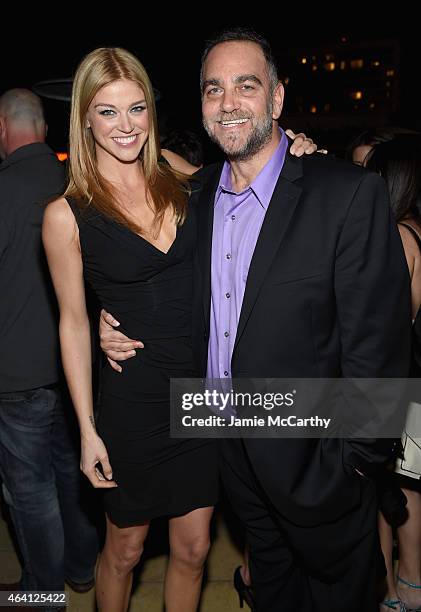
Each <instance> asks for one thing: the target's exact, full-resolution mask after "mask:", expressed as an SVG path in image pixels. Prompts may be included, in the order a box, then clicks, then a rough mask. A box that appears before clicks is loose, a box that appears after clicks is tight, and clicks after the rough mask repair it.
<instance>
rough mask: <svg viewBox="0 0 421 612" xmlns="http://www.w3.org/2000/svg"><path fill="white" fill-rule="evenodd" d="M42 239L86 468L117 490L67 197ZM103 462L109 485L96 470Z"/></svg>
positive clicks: (51, 209)
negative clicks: (103, 433) (97, 406)
mask: <svg viewBox="0 0 421 612" xmlns="http://www.w3.org/2000/svg"><path fill="white" fill-rule="evenodd" d="M42 238H43V242H44V247H45V251H46V254H47V259H48V265H49V268H50V273H51V277H52V280H53V284H54V288H55V291H56V295H57V300H58V304H59V308H60V326H59V330H60V346H61V355H62V361H63V368H64V372H65V375H66V380H67V384H68V387H69V391H70V395H71V397H72V401H73V405H74V407H75V410H76V413H77V417H78V421H79V427H80V433H81V441H82V459H81V467H82V470H83V472H84V473H85V474H86V476H87V477H88V478H89V480H90V481H91V482H92V484H93V485H94V486H98V487H112V486H115V483H114V482H113V481H112V480H111V478H112V470H111V466H110V464H109V461H108V455H107V451H106V449H105V446H104V444H103V442H102V440H101V439H100V438H99V436H98V434H97V433H96V430H95V423H94V417H93V401H92V364H91V337H90V328H89V319H88V314H87V311H86V302H85V289H84V282H83V266H82V257H81V252H80V246H79V232H78V227H77V224H76V220H75V218H74V215H73V213H72V211H71V209H70V207H69V205H68V204H67V202H66V200H65V199H64V198H61V199H60V200H55V201H54V202H51V203H50V204H49V205H48V206H47V208H46V211H45V215H44V222H43V228H42ZM98 461H99V462H101V465H102V469H103V472H104V474H105V476H106V478H107V479H108V482H107V481H105V480H104V479H103V477H102V478H101V474H100V472H99V470H98V469H97V468H96V467H95V466H96V464H97V463H98Z"/></svg>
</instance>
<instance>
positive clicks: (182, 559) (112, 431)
mask: <svg viewBox="0 0 421 612" xmlns="http://www.w3.org/2000/svg"><path fill="white" fill-rule="evenodd" d="M305 148H306V147H305ZM310 148H311V149H312V150H314V147H313V146H312V145H311V144H310ZM164 155H165V157H166V158H167V160H168V162H169V163H167V162H166V161H165V160H164V159H162V158H161V152H160V147H159V137H158V133H157V125H156V111H155V106H154V98H153V90H152V86H151V83H150V81H149V78H148V76H147V74H146V72H145V70H144V68H143V66H142V65H141V64H140V63H139V61H138V60H137V59H136V58H135V57H134V56H133V55H131V54H130V53H128V52H127V51H125V50H122V49H118V48H110V49H107V48H101V49H97V50H95V51H93V52H92V53H90V54H89V55H87V56H86V57H85V58H84V60H83V61H82V63H81V64H80V66H79V68H78V70H77V72H76V76H75V79H74V86H73V96H72V106H71V120H70V180H69V186H68V188H67V190H66V192H65V194H64V196H63V198H61V199H59V200H56V201H54V202H52V203H51V204H50V205H49V206H48V207H47V210H46V213H45V218H44V226H43V239H44V245H45V249H46V252H47V257H48V262H49V266H50V271H51V275H52V278H53V282H54V286H55V290H56V293H57V297H58V301H59V306H60V340H61V347H62V356H63V364H64V368H65V373H66V377H67V381H68V385H69V388H70V391H71V395H72V399H73V403H74V405H75V409H76V412H77V415H78V419H79V424H80V430H81V440H82V458H81V465H82V469H83V472H84V473H85V474H86V476H87V477H88V478H89V480H90V481H91V483H92V484H93V485H94V486H95V487H97V488H101V489H104V501H105V508H106V515H107V535H106V543H105V547H104V550H103V552H102V555H101V558H100V561H99V565H98V570H97V598H98V604H99V608H100V610H101V611H102V612H107V611H110V612H111V611H112V612H118V611H120V610H126V609H127V607H128V602H129V596H130V588H131V582H132V570H133V567H134V566H135V565H136V564H137V562H138V561H139V558H140V556H141V554H142V550H143V545H144V541H145V538H146V536H147V533H148V529H149V524H150V521H151V520H152V519H153V518H155V517H158V516H168V517H169V539H170V560H169V565H168V570H167V574H166V580H165V601H166V609H167V610H168V611H170V612H181V611H183V612H190V611H194V610H196V608H197V605H198V601H199V595H200V585H201V578H202V573H203V565H204V562H205V559H206V555H207V552H208V549H209V521H210V519H211V516H212V510H213V505H214V504H215V502H216V499H217V480H218V476H217V457H216V450H215V449H216V447H215V443H214V442H213V441H211V440H192V439H189V440H180V439H171V438H170V436H169V382H170V378H175V377H192V376H195V374H196V372H195V368H194V365H193V356H192V351H191V346H190V332H191V312H190V308H191V294H192V254H193V249H194V245H195V220H194V215H193V214H192V213H191V211H189V212H188V211H187V202H188V192H189V185H188V181H187V176H186V174H182V173H181V172H180V171H181V170H183V171H184V172H186V173H191V172H192V171H193V170H194V168H193V167H192V166H190V165H188V164H187V165H186V164H185V163H184V162H183V160H180V158H178V157H177V156H175V155H174V154H170V153H169V152H166V153H165V154H164ZM170 164H172V165H173V167H171V165H170ZM183 164H184V165H183ZM84 278H85V279H86V280H87V282H88V283H89V284H90V285H91V287H92V289H93V290H94V292H95V294H96V295H97V297H98V299H99V302H100V303H101V306H102V307H103V308H105V309H106V310H108V311H110V312H113V313H114V314H115V316H116V317H118V319H119V321H121V323H122V329H123V331H124V332H125V333H126V334H127V335H129V336H131V337H135V338H136V337H140V338H142V339H145V340H147V343H146V344H147V346H146V344H145V348H144V349H143V350H142V351H139V354H138V355H136V357H135V358H134V359H132V360H130V364H128V367H127V368H125V369H124V371H123V372H122V373H121V374H120V373H117V372H115V371H114V370H113V369H112V368H110V367H106V368H105V369H104V370H103V373H102V377H101V400H100V407H99V419H98V422H97V423H95V420H94V414H93V403H92V391H91V353H90V336H89V325H88V315H87V311H86V304H85V292H84Z"/></svg>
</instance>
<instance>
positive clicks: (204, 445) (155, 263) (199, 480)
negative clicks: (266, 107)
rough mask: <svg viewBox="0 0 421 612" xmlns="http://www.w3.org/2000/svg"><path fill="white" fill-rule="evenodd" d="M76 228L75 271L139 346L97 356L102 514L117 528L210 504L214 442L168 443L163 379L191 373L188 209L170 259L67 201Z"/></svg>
mask: <svg viewBox="0 0 421 612" xmlns="http://www.w3.org/2000/svg"><path fill="white" fill-rule="evenodd" d="M68 203H69V205H70V207H71V209H72V211H73V213H74V215H75V218H76V221H77V223H78V226H79V236H80V245H81V251H82V260H83V271H84V277H85V280H86V281H87V283H88V284H89V285H90V287H91V288H92V290H93V291H94V293H95V294H96V296H97V298H98V300H99V303H100V305H101V306H102V307H103V308H105V309H106V310H107V311H108V312H110V313H112V314H113V316H114V317H115V318H116V319H117V320H118V321H119V322H120V327H119V328H118V329H119V330H121V331H122V332H123V333H124V334H126V335H127V336H128V337H130V338H134V339H138V340H142V342H143V343H144V345H145V348H143V349H137V354H136V357H132V358H131V359H128V360H127V361H124V362H123V363H122V367H123V371H122V373H121V374H119V373H118V372H115V371H114V370H113V369H112V368H111V367H110V366H109V364H108V362H107V361H106V360H104V366H103V369H102V371H101V375H100V401H99V409H98V417H97V430H98V434H99V435H100V437H101V438H102V440H103V441H104V444H105V446H106V449H107V451H108V455H109V460H110V464H111V467H112V469H113V477H114V479H115V481H116V482H117V484H118V487H116V488H114V489H107V490H105V491H104V502H105V510H106V512H107V515H108V516H109V518H110V520H111V521H112V522H113V523H115V524H116V525H119V526H121V527H127V526H131V525H137V524H140V523H143V522H146V521H149V520H151V519H153V518H155V517H158V516H177V515H183V514H186V513H188V512H190V511H192V510H194V509H197V508H202V507H207V506H213V505H215V503H216V501H217V496H218V459H217V444H216V441H215V440H206V439H179V438H171V437H170V433H169V424H170V379H171V378H179V377H183V378H189V377H195V376H197V372H196V371H195V367H194V359H193V351H192V346H191V326H192V316H191V307H192V290H193V287H192V282H193V281H192V279H193V273H192V272H193V252H194V249H195V242H196V225H195V217H194V211H193V210H191V209H190V210H189V212H188V215H187V219H186V221H185V222H184V224H183V225H181V226H179V227H178V228H177V235H176V238H175V241H174V243H173V244H172V246H171V248H170V249H169V251H168V253H166V254H165V253H164V252H162V251H161V250H159V249H158V248H156V247H155V246H153V245H152V244H151V243H149V242H148V241H147V240H146V239H144V238H142V237H141V236H139V235H137V234H135V233H134V232H132V231H130V230H129V229H128V228H125V227H123V226H121V225H119V224H118V223H117V222H115V221H113V220H112V219H110V218H108V217H106V216H105V215H102V214H101V213H98V212H97V211H95V209H94V208H93V207H92V206H89V207H87V208H80V207H79V206H78V204H77V202H75V201H72V200H70V199H68Z"/></svg>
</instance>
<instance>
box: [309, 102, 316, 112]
mask: <svg viewBox="0 0 421 612" xmlns="http://www.w3.org/2000/svg"><path fill="white" fill-rule="evenodd" d="M310 113H313V114H314V113H317V106H315V105H314V104H313V106H310Z"/></svg>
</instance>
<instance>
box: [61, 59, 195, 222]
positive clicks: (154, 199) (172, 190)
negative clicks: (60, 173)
mask: <svg viewBox="0 0 421 612" xmlns="http://www.w3.org/2000/svg"><path fill="white" fill-rule="evenodd" d="M120 79H127V80H130V81H133V82H134V83H136V84H137V85H138V86H139V87H140V88H141V89H142V91H143V92H144V95H145V101H146V106H147V109H148V120H149V135H148V139H147V141H146V143H145V144H144V146H143V148H142V150H141V152H140V155H139V162H140V163H141V164H142V167H143V173H144V177H145V184H146V195H147V200H148V203H149V205H151V207H152V208H153V210H154V212H155V221H154V226H153V229H154V230H155V231H156V232H158V231H159V229H160V227H161V224H162V220H163V217H164V213H165V211H166V209H167V208H168V207H172V208H173V210H174V214H175V218H176V221H177V224H181V223H183V221H184V219H185V216H186V208H187V200H188V195H189V183H188V177H187V176H185V175H184V174H181V173H179V172H177V171H175V170H174V169H172V168H171V167H170V166H169V165H168V164H166V163H163V162H161V163H160V156H161V147H160V142H159V134H158V126H157V118H156V108H155V98H154V92H153V87H152V84H151V82H150V80H149V77H148V75H147V73H146V70H145V68H144V67H143V66H142V64H141V63H140V62H139V60H138V59H137V58H136V57H135V56H134V55H132V54H131V53H129V52H128V51H126V50H125V49H120V48H118V47H110V48H107V47H102V48H99V49H95V51H92V52H91V53H89V54H88V55H87V56H86V57H85V58H84V59H83V60H82V62H81V63H80V65H79V67H78V69H77V71H76V74H75V78H74V81H73V91H72V103H71V113H70V133H69V140H70V146H69V153H70V155H69V158H70V160H69V179H68V186H67V189H66V191H65V193H64V197H67V196H69V197H71V198H73V199H74V200H76V201H77V202H78V204H79V206H80V208H82V209H83V208H87V207H93V208H94V209H95V210H97V211H98V212H100V213H103V214H104V215H106V216H108V217H110V218H112V219H114V220H115V221H117V222H118V223H120V224H121V225H123V226H126V227H127V228H129V229H130V230H132V231H134V232H136V233H142V232H143V231H144V229H143V228H142V227H141V226H139V225H138V224H136V223H135V222H133V220H131V219H130V218H129V217H128V216H127V214H125V213H124V210H123V208H122V206H121V202H119V194H118V191H117V190H116V189H115V188H114V187H113V186H112V184H111V183H110V182H109V181H108V180H107V179H106V178H105V177H104V176H102V174H101V173H100V171H99V169H98V164H97V157H96V149H95V140H94V137H93V135H92V131H91V130H90V129H87V128H86V115H87V112H88V109H89V105H90V104H91V102H92V100H93V98H94V97H95V96H96V94H97V93H98V91H99V90H100V89H101V88H102V87H104V86H105V85H108V84H109V83H112V82H113V81H116V80H120Z"/></svg>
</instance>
